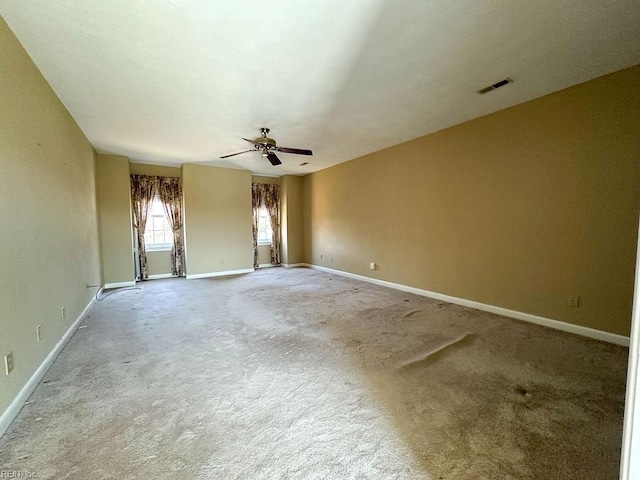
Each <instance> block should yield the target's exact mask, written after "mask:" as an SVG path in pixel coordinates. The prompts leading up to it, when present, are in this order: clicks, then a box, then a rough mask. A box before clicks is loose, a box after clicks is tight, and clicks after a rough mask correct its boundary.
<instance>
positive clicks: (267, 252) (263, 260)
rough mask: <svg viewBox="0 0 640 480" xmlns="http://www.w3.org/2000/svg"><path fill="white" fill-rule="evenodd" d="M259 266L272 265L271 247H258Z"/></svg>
mask: <svg viewBox="0 0 640 480" xmlns="http://www.w3.org/2000/svg"><path fill="white" fill-rule="evenodd" d="M258 265H271V245H258Z"/></svg>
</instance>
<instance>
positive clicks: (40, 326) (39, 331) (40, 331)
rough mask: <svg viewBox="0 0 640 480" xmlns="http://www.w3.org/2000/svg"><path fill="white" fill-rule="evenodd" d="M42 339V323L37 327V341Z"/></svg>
mask: <svg viewBox="0 0 640 480" xmlns="http://www.w3.org/2000/svg"><path fill="white" fill-rule="evenodd" d="M40 341H42V324H39V325H38V326H37V327H36V342H40Z"/></svg>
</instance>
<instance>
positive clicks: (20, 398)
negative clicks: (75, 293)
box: [0, 289, 102, 437]
mask: <svg viewBox="0 0 640 480" xmlns="http://www.w3.org/2000/svg"><path fill="white" fill-rule="evenodd" d="M101 291H102V289H100V290H98V294H97V295H96V296H100V292H101ZM95 303H96V297H93V298H92V299H91V301H90V302H89V303H88V304H87V306H86V307H84V310H82V313H81V314H80V315H79V316H78V318H77V319H76V320H75V321H74V322H73V323H72V324H71V326H70V327H69V328H68V329H67V331H66V332H65V334H64V335H63V336H62V338H61V339H60V340H58V343H56V345H55V347H53V350H51V352H49V355H47V358H45V359H44V361H43V362H42V363H41V364H40V366H39V367H38V368H37V369H36V371H35V372H34V373H33V375H31V378H29V381H28V382H27V383H26V384H25V386H24V387H22V389H21V390H20V392H19V393H18V395H16V398H14V399H13V401H12V402H11V403H10V404H9V406H8V407H7V409H6V410H5V411H4V412H2V415H0V437H2V436H3V435H4V433H5V432H6V431H7V429H8V428H9V426H10V425H11V423H12V422H13V421H14V420H15V418H16V417H17V416H18V413H20V410H22V407H24V404H25V402H26V401H27V400H28V399H29V397H30V396H31V394H32V393H33V391H34V390H35V389H36V387H37V386H38V384H39V383H40V380H42V378H43V377H44V376H45V374H46V373H47V370H49V368H50V367H51V365H52V364H53V362H54V361H55V359H56V358H57V357H58V355H59V354H60V352H61V351H62V349H63V348H64V347H65V345H66V344H67V342H68V341H69V339H70V338H71V337H72V336H73V334H74V333H75V331H76V330H77V329H78V327H79V326H80V324H81V323H82V322H83V321H84V319H85V318H86V316H87V314H88V313H89V311H90V310H91V308H92V307H93V305H94V304H95Z"/></svg>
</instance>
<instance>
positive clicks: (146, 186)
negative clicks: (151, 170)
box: [131, 175, 157, 280]
mask: <svg viewBox="0 0 640 480" xmlns="http://www.w3.org/2000/svg"><path fill="white" fill-rule="evenodd" d="M156 183H157V179H156V177H149V176H147V175H131V201H132V203H133V225H134V226H135V227H136V229H137V232H138V259H139V260H140V280H146V279H147V277H148V276H149V269H148V267H147V251H146V249H145V246H144V232H145V230H146V228H147V217H148V216H149V208H150V207H151V202H152V201H153V197H154V195H155V193H156Z"/></svg>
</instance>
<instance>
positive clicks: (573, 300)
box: [567, 295, 580, 308]
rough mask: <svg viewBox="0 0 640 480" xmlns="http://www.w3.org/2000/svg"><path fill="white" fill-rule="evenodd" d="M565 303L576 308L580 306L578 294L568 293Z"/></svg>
mask: <svg viewBox="0 0 640 480" xmlns="http://www.w3.org/2000/svg"><path fill="white" fill-rule="evenodd" d="M567 305H569V306H570V307H574V308H578V307H579V306H580V296H579V295H569V296H568V297H567Z"/></svg>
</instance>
